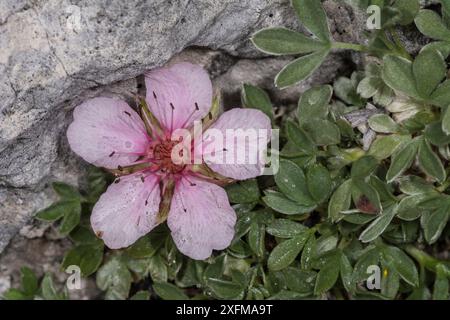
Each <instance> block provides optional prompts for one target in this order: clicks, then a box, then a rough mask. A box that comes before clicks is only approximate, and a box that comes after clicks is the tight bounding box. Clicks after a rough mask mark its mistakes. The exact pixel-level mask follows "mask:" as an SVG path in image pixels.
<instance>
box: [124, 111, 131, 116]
mask: <svg viewBox="0 0 450 320" xmlns="http://www.w3.org/2000/svg"><path fill="white" fill-rule="evenodd" d="M123 113H125V114H126V115H127V116H129V117H131V113H129V112H128V111H124V112H123Z"/></svg>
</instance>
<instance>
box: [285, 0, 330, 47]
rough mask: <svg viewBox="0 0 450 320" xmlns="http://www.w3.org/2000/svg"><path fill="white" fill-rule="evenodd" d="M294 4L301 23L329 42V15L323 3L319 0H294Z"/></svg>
mask: <svg viewBox="0 0 450 320" xmlns="http://www.w3.org/2000/svg"><path fill="white" fill-rule="evenodd" d="M292 6H293V7H294V10H295V12H296V13H297V15H298V18H299V19H300V21H301V23H302V24H303V25H304V26H305V27H306V28H307V29H308V30H309V31H310V32H311V33H312V34H314V35H315V36H316V37H317V38H319V39H320V40H322V41H325V42H329V41H330V40H331V34H330V28H329V27H328V22H327V16H326V14H325V10H323V7H322V4H321V2H320V1H317V0H292Z"/></svg>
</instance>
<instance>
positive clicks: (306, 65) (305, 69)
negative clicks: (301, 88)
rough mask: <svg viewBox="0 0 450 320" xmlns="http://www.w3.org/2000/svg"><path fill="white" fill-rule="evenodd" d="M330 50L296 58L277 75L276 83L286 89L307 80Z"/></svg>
mask: <svg viewBox="0 0 450 320" xmlns="http://www.w3.org/2000/svg"><path fill="white" fill-rule="evenodd" d="M329 52H330V50H329V49H328V48H327V49H326V50H319V51H316V52H313V53H310V54H308V55H305V56H302V57H300V58H297V59H295V60H294V61H292V62H290V63H289V64H287V65H286V66H285V67H284V68H283V69H282V70H281V71H280V72H279V73H278V74H277V76H276V77H275V85H276V86H277V87H278V88H280V89H284V88H287V87H289V86H292V85H294V84H296V83H298V82H300V81H303V80H305V79H306V78H308V77H309V76H311V75H312V74H313V72H314V71H315V70H316V69H317V68H318V67H319V66H320V65H321V64H322V62H323V61H324V60H325V58H326V57H327V55H328V53H329Z"/></svg>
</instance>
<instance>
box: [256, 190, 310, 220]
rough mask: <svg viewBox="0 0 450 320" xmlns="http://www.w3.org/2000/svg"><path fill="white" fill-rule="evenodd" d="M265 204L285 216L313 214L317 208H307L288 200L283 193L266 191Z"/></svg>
mask: <svg viewBox="0 0 450 320" xmlns="http://www.w3.org/2000/svg"><path fill="white" fill-rule="evenodd" d="M264 193H265V196H264V197H263V198H262V200H263V201H264V203H265V204H266V205H267V206H269V207H270V208H272V209H273V210H275V211H277V212H280V213H284V214H289V215H291V214H301V213H307V212H311V211H312V210H313V209H314V207H315V206H312V207H306V206H303V205H300V204H298V203H296V202H294V201H292V200H289V199H288V198H286V197H285V196H284V195H283V194H282V193H280V192H276V191H273V190H266V191H264Z"/></svg>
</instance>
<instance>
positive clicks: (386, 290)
mask: <svg viewBox="0 0 450 320" xmlns="http://www.w3.org/2000/svg"><path fill="white" fill-rule="evenodd" d="M381 268H382V269H381V270H382V271H381V272H382V276H381V292H380V293H381V294H382V295H383V296H386V297H388V298H389V299H395V297H396V296H397V294H398V291H399V289H400V276H399V274H398V273H397V271H396V270H395V267H394V266H393V264H392V261H390V260H388V259H386V258H385V257H383V256H382V257H381Z"/></svg>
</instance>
